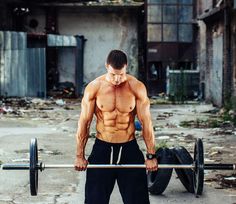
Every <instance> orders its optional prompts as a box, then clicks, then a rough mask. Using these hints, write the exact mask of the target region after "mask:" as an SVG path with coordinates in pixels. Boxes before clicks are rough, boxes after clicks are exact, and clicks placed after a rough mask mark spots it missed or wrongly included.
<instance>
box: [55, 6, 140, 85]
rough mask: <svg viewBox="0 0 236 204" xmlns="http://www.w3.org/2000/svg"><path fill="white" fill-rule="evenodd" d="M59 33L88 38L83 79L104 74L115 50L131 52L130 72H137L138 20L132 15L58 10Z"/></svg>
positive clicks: (88, 79)
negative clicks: (107, 60)
mask: <svg viewBox="0 0 236 204" xmlns="http://www.w3.org/2000/svg"><path fill="white" fill-rule="evenodd" d="M58 29H59V32H60V34H69V35H84V36H85V38H86V39H87V41H86V43H85V52H84V81H85V83H88V82H90V81H91V80H93V79H94V78H96V77H97V76H99V75H101V74H104V73H105V72H106V70H105V66H104V64H105V60H106V57H107V54H108V53H109V51H110V50H112V49H122V50H124V51H125V52H126V53H127V55H128V61H129V67H128V72H129V73H130V74H133V75H135V76H137V75H138V42H137V19H136V18H135V16H134V15H133V14H129V13H128V11H127V12H125V11H124V12H122V13H101V12H91V13H88V12H75V10H63V11H59V12H58Z"/></svg>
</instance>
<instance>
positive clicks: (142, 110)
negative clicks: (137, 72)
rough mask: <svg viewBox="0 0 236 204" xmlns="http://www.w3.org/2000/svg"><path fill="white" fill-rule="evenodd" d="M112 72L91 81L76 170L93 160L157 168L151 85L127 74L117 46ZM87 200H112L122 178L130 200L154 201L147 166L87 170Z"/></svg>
mask: <svg viewBox="0 0 236 204" xmlns="http://www.w3.org/2000/svg"><path fill="white" fill-rule="evenodd" d="M106 69H107V73H106V74H104V75H102V76H100V77H98V78H96V79H95V80H94V81H92V82H90V83H89V84H88V85H87V87H86V89H85V91H84V96H83V99H82V104H81V107H82V109H81V114H80V118H79V122H78V131H77V135H76V137H77V154H76V161H75V169H76V170H78V171H83V170H85V169H86V167H87V164H88V163H90V164H144V162H145V164H146V169H147V170H149V171H155V170H157V160H156V158H155V156H154V154H155V140H154V134H153V128H152V122H151V116H150V109H149V107H150V103H149V99H148V97H147V92H146V88H145V86H144V85H143V83H142V82H140V81H138V80H137V79H136V78H135V77H133V76H131V75H128V74H126V69H127V57H126V54H125V53H124V52H122V51H120V50H112V51H111V52H110V53H109V55H108V57H107V61H106ZM94 113H95V115H96V119H97V121H96V129H97V134H96V140H95V143H94V146H93V149H92V152H91V154H90V156H89V158H88V160H86V158H85V155H84V152H85V146H86V143H87V140H88V136H89V129H90V123H91V121H92V118H93V114H94ZM136 115H137V117H138V119H139V120H140V122H141V124H142V128H143V132H142V134H143V138H144V141H145V144H146V147H147V159H146V161H145V160H144V157H143V154H142V152H141V151H140V149H139V147H138V145H137V142H136V139H135V125H134V120H135V116H136ZM86 173H87V175H86V185H85V203H88V204H108V203H109V199H110V195H111V192H112V190H113V187H114V184H115V181H117V184H118V187H119V190H120V193H121V196H122V199H123V202H124V203H125V204H148V203H149V198H148V189H147V180H146V170H145V169H87V172H86Z"/></svg>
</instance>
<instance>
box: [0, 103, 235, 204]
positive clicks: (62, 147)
mask: <svg viewBox="0 0 236 204" xmlns="http://www.w3.org/2000/svg"><path fill="white" fill-rule="evenodd" d="M211 108H212V107H211V106H210V105H194V106H192V105H185V106H171V107H170V106H161V107H155V106H153V107H152V109H151V110H152V116H153V121H154V124H155V123H156V121H155V117H156V114H157V113H163V112H166V111H171V112H173V113H174V115H173V116H172V117H171V118H172V119H171V121H172V122H173V123H179V121H180V120H181V117H183V119H184V118H186V117H187V118H193V117H198V116H199V117H200V116H201V113H200V112H202V111H203V110H208V109H211ZM174 110H175V111H174ZM193 110H194V111H193ZM200 110H201V111H200ZM79 111H80V110H79V107H77V106H75V107H74V110H64V109H62V108H55V109H54V110H52V111H46V113H47V114H48V116H49V117H43V118H37V117H34V118H32V117H22V118H16V117H6V116H4V117H1V116H0V117H1V118H0V144H1V145H0V160H1V161H2V162H3V163H7V162H10V163H12V162H17V161H18V162H21V163H22V161H24V159H26V158H28V156H29V154H28V148H29V141H30V139H31V138H33V137H36V138H38V148H39V159H41V160H43V162H45V163H56V164H73V163H74V158H75V147H76V143H75V131H76V126H77V118H78V114H79ZM202 117H206V116H205V115H202ZM163 122H164V121H158V122H157V123H158V125H161V124H162V123H163ZM165 122H166V121H165ZM169 122H170V121H169ZM91 131H94V123H93V125H92V128H91ZM178 131H179V132H181V133H183V132H184V134H185V131H187V132H188V134H190V133H191V134H193V135H194V137H203V138H205V141H208V140H207V138H206V130H195V132H194V130H192V129H188V130H187V129H183V128H180V127H178V126H177V127H175V128H170V129H168V128H167V127H166V126H165V125H164V127H163V128H161V129H160V130H159V135H158V136H159V137H160V136H163V135H171V134H173V132H175V133H177V132H178ZM209 131H210V130H209ZM186 134H187V133H186ZM157 138H158V137H157ZM229 139H230V140H231V142H232V141H234V142H236V137H234V138H233V136H232V138H231V137H230V138H229ZM93 141H94V138H91V139H89V141H88V144H87V147H86V154H87V155H89V153H90V150H91V147H92V144H93ZM138 142H139V144H140V147H141V149H144V144H143V141H142V138H141V137H138ZM172 142H174V141H172ZM183 142H184V141H183V139H180V140H179V143H180V144H182V143H183ZM186 145H188V147H189V148H190V149H191V146H193V143H191V144H190V143H186ZM233 146H234V145H233ZM206 147H209V148H210V146H208V145H207V144H206ZM233 158H235V155H233ZM229 159H230V158H229ZM28 174H29V173H28V171H3V170H0V183H1V185H0V204H32V203H38V204H82V203H83V201H84V183H85V172H80V173H79V172H76V171H74V170H73V169H61V170H45V171H44V172H39V193H38V196H37V197H32V196H30V193H29V175H28ZM150 202H151V204H155V203H159V204H162V203H176V204H182V203H192V204H197V203H214V204H222V203H224V204H233V203H236V190H235V189H216V188H214V187H212V186H211V185H205V187H204V193H203V195H202V196H201V197H200V198H195V196H194V195H192V194H190V193H187V192H186V190H185V189H184V187H183V186H182V184H181V183H180V181H179V180H178V179H177V178H176V175H175V174H173V175H172V179H171V182H170V184H169V185H168V187H167V189H166V191H165V192H164V194H163V195H161V196H153V195H150ZM110 203H111V204H118V203H122V199H121V196H120V194H119V190H118V188H117V185H116V186H115V189H114V191H113V193H112V195H111V199H110Z"/></svg>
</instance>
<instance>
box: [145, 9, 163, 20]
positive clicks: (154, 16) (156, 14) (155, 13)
mask: <svg viewBox="0 0 236 204" xmlns="http://www.w3.org/2000/svg"><path fill="white" fill-rule="evenodd" d="M147 20H148V22H150V23H151V22H153V23H161V22H162V11H161V6H156V5H154V6H153V5H149V6H148V18H147Z"/></svg>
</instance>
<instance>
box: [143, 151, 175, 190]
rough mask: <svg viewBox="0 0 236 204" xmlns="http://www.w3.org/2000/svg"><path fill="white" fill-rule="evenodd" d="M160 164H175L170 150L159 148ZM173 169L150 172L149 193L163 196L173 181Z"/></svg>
mask: <svg viewBox="0 0 236 204" xmlns="http://www.w3.org/2000/svg"><path fill="white" fill-rule="evenodd" d="M156 156H157V160H158V164H174V163H175V159H174V157H173V154H172V152H171V151H170V149H168V148H159V149H158V150H157V151H156ZM172 171H173V169H158V170H157V171H148V173H147V181H148V191H149V192H150V193H151V194H153V195H160V194H162V193H163V192H164V191H165V189H166V188H167V185H168V184H169V181H170V179H171V175H172Z"/></svg>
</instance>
